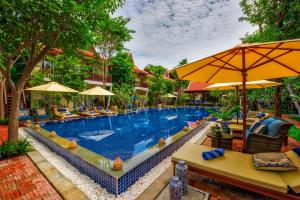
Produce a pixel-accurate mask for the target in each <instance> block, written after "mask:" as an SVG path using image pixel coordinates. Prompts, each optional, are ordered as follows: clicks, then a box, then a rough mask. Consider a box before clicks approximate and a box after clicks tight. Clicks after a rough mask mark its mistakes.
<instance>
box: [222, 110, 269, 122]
mask: <svg viewBox="0 0 300 200" xmlns="http://www.w3.org/2000/svg"><path fill="white" fill-rule="evenodd" d="M270 116H271V115H270V114H269V113H262V112H259V111H249V112H248V113H247V118H246V121H247V124H248V125H251V124H252V123H254V122H255V121H257V120H263V119H266V118H268V117H270ZM221 122H222V119H218V120H217V123H221ZM229 122H230V124H240V125H242V124H243V120H242V119H241V118H239V119H238V121H237V120H236V116H235V117H233V118H232V119H231V120H230V121H229Z"/></svg>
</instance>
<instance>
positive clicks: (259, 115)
mask: <svg viewBox="0 0 300 200" xmlns="http://www.w3.org/2000/svg"><path fill="white" fill-rule="evenodd" d="M265 115H266V114H265V113H258V114H257V115H256V117H257V118H263V117H264V116H265Z"/></svg>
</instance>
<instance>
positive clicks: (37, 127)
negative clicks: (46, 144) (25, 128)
mask: <svg viewBox="0 0 300 200" xmlns="http://www.w3.org/2000/svg"><path fill="white" fill-rule="evenodd" d="M33 128H34V130H35V131H39V130H40V129H41V127H40V125H38V124H36V125H34V127H33Z"/></svg>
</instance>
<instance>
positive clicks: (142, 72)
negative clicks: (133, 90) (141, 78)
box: [133, 66, 150, 76]
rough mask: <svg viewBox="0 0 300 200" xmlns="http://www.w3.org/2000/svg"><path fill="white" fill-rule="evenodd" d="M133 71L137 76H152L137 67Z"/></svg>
mask: <svg viewBox="0 0 300 200" xmlns="http://www.w3.org/2000/svg"><path fill="white" fill-rule="evenodd" d="M133 70H134V72H135V73H137V74H141V75H146V76H148V75H150V74H149V73H148V72H146V71H144V70H142V69H140V68H138V67H137V66H133Z"/></svg>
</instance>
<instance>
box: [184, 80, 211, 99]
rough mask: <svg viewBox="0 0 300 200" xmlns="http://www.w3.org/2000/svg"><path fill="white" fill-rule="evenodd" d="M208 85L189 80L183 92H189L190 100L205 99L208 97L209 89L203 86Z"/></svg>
mask: <svg viewBox="0 0 300 200" xmlns="http://www.w3.org/2000/svg"><path fill="white" fill-rule="evenodd" d="M209 85H211V84H208V83H200V82H192V81H191V82H190V83H189V85H188V87H187V88H186V89H185V90H184V92H186V93H189V94H191V96H192V98H191V99H192V100H202V101H207V100H209V99H210V96H209V93H210V91H209V90H207V89H205V88H206V87H208V86H209Z"/></svg>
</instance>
